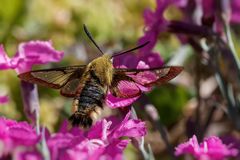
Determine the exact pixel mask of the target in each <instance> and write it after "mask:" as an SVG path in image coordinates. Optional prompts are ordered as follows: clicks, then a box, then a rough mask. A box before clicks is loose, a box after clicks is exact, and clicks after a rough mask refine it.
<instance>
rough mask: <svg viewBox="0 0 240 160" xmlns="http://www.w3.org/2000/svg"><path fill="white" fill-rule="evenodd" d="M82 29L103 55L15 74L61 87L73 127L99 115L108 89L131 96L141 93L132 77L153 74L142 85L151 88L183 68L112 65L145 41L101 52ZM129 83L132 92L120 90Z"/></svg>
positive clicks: (25, 78) (115, 93)
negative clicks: (70, 103) (67, 99)
mask: <svg viewBox="0 0 240 160" xmlns="http://www.w3.org/2000/svg"><path fill="white" fill-rule="evenodd" d="M83 28H84V31H85V33H86V35H87V36H88V38H89V39H90V40H91V41H92V42H93V44H94V45H95V46H96V47H97V48H98V50H99V51H100V52H101V53H102V56H100V57H98V58H96V59H94V60H93V61H91V62H90V63H89V64H87V65H78V66H67V67H60V68H52V69H43V70H35V71H30V72H26V73H22V74H20V75H18V77H19V78H20V79H21V80H23V81H27V82H30V83H36V84H38V85H42V86H46V87H50V88H53V89H60V93H61V95H63V96H65V97H71V98H73V108H74V113H73V114H72V115H71V116H70V118H69V120H70V121H71V123H72V125H73V126H79V125H80V126H82V127H84V128H86V127H90V126H91V125H92V123H93V119H94V118H95V116H96V114H100V111H101V108H102V107H103V104H104V101H105V97H106V94H107V92H108V91H110V92H111V94H112V95H114V96H115V97H120V98H131V97H135V96H138V95H140V94H142V91H141V89H140V88H138V85H137V84H138V83H139V82H138V81H136V80H135V79H134V78H133V76H135V75H138V74H144V73H146V72H149V73H151V74H153V75H154V76H155V79H154V80H152V81H150V82H147V83H144V84H141V85H143V86H145V87H151V86H154V85H161V84H163V83H166V82H168V81H169V80H171V79H173V78H174V77H176V76H177V75H178V74H179V73H180V72H181V71H182V69H183V68H182V67H180V66H168V67H157V68H149V69H128V68H114V67H113V64H112V59H113V58H114V57H116V56H119V55H122V54H125V53H128V52H131V51H133V50H136V49H139V48H141V47H144V46H145V45H147V43H148V42H146V43H144V44H142V45H140V46H137V47H135V48H133V49H130V50H127V51H123V52H120V53H117V54H114V55H112V56H109V55H107V54H104V53H103V52H102V50H101V49H100V47H99V46H98V45H97V44H96V42H95V41H94V39H93V38H92V36H91V34H90V33H89V31H88V29H87V28H86V26H85V25H84V27H83ZM120 83H121V85H120ZM128 83H130V84H131V85H135V86H134V87H135V88H138V89H137V90H136V89H135V90H134V92H132V93H127V92H126V93H125V92H123V91H122V90H121V87H122V86H123V85H126V87H129V86H128ZM131 85H130V86H131Z"/></svg>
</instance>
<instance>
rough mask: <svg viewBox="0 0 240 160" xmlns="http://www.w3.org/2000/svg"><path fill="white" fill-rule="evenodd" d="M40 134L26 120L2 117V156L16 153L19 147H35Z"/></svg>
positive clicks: (0, 122) (0, 155) (0, 131)
mask: <svg viewBox="0 0 240 160" xmlns="http://www.w3.org/2000/svg"><path fill="white" fill-rule="evenodd" d="M38 141H39V136H38V135H37V134H36V132H35V129H34V128H33V127H32V126H30V125H29V124H28V123H26V122H16V121H14V120H9V119H6V118H4V117H1V118H0V142H1V144H2V145H1V147H2V148H1V149H0V157H2V156H6V155H8V154H11V153H14V150H15V149H16V148H17V147H30V148H31V147H33V148H34V147H35V145H36V144H37V143H38Z"/></svg>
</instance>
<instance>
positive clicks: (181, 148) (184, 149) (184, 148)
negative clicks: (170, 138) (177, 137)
mask: <svg viewBox="0 0 240 160" xmlns="http://www.w3.org/2000/svg"><path fill="white" fill-rule="evenodd" d="M175 150H176V151H175V155H176V156H179V155H182V154H192V155H199V154H200V147H199V144H198V140H197V137H196V136H195V135H194V136H193V137H192V138H190V139H189V141H188V142H185V143H182V144H180V145H178V146H177V147H176V148H175Z"/></svg>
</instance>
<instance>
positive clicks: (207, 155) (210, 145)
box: [175, 135, 238, 160]
mask: <svg viewBox="0 0 240 160" xmlns="http://www.w3.org/2000/svg"><path fill="white" fill-rule="evenodd" d="M175 149H176V151H175V155H176V156H179V155H183V154H191V155H193V156H194V157H195V158H197V159H198V160H208V159H209V160H210V159H211V160H223V159H225V158H227V157H235V156H236V155H237V154H238V150H237V149H235V148H231V147H230V146H227V145H225V144H223V143H222V141H221V139H219V138H218V137H215V136H211V137H209V138H205V139H204V141H203V142H202V143H200V145H199V143H198V141H197V137H196V136H195V135H194V136H193V137H192V138H190V140H189V141H188V142H185V143H183V144H180V145H178V146H177V147H176V148H175Z"/></svg>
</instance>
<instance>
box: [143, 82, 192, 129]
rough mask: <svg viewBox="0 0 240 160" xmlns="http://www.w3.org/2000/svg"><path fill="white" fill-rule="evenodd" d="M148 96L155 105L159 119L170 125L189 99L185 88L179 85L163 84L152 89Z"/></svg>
mask: <svg viewBox="0 0 240 160" xmlns="http://www.w3.org/2000/svg"><path fill="white" fill-rule="evenodd" d="M148 97H149V99H150V101H151V102H152V103H153V105H154V106H156V108H157V110H158V113H159V115H160V119H161V121H162V122H163V123H164V124H165V125H167V126H170V125H172V124H174V123H175V122H176V121H178V119H179V118H180V116H181V114H182V109H183V106H184V105H185V104H186V102H187V101H188V100H189V99H190V97H191V95H190V94H189V92H188V90H186V88H184V87H181V86H173V85H170V84H169V85H164V86H161V87H158V88H155V89H153V90H152V91H151V92H150V93H149V94H148Z"/></svg>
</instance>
